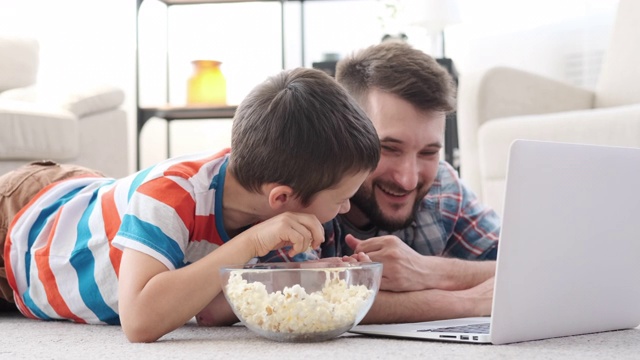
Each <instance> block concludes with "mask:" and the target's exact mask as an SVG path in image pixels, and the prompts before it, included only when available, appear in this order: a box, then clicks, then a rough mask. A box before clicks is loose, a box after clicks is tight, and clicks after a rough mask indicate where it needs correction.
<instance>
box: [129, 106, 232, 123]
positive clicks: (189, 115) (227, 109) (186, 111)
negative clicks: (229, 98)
mask: <svg viewBox="0 0 640 360" xmlns="http://www.w3.org/2000/svg"><path fill="white" fill-rule="evenodd" d="M236 108H237V107H236V106H216V107H210V106H169V105H167V106H160V107H142V108H141V109H140V110H141V111H142V112H143V113H145V114H147V115H150V116H151V117H154V116H155V117H159V118H163V119H165V120H177V119H231V118H233V115H234V114H235V112H236ZM145 122H146V121H145Z"/></svg>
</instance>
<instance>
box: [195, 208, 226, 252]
mask: <svg viewBox="0 0 640 360" xmlns="http://www.w3.org/2000/svg"><path fill="white" fill-rule="evenodd" d="M191 239H192V240H194V241H202V240H204V241H207V242H210V243H212V244H217V245H222V244H224V242H223V241H222V239H221V238H220V234H218V230H217V228H216V217H215V215H213V214H211V215H207V216H202V215H200V216H196V218H195V225H194V226H193V235H192V236H191Z"/></svg>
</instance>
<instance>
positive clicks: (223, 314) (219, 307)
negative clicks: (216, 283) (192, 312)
mask: <svg viewBox="0 0 640 360" xmlns="http://www.w3.org/2000/svg"><path fill="white" fill-rule="evenodd" d="M196 321H197V322H198V325H200V326H229V325H233V324H235V323H237V322H238V321H240V320H238V317H237V316H236V314H234V313H233V310H231V305H229V303H228V302H227V299H226V298H225V296H224V294H223V293H222V292H221V293H219V294H218V296H216V297H215V298H214V299H213V301H211V302H210V303H209V305H207V306H206V307H205V308H204V309H202V311H200V312H199V313H198V314H197V315H196Z"/></svg>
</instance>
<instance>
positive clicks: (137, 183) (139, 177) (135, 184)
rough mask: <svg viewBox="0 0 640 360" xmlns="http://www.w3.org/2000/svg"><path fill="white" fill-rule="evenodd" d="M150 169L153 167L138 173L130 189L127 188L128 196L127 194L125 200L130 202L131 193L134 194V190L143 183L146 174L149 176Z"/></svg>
mask: <svg viewBox="0 0 640 360" xmlns="http://www.w3.org/2000/svg"><path fill="white" fill-rule="evenodd" d="M151 169H153V166H152V167H149V168H147V169H144V170H142V171H139V172H138V174H137V175H136V177H135V179H133V181H132V182H131V187H129V194H127V200H131V197H132V196H133V193H135V192H136V190H138V187H139V186H140V184H142V183H143V182H144V179H145V178H146V177H147V174H149V172H150V171H151Z"/></svg>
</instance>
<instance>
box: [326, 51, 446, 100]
mask: <svg viewBox="0 0 640 360" xmlns="http://www.w3.org/2000/svg"><path fill="white" fill-rule="evenodd" d="M336 79H337V80H338V82H339V83H340V84H341V85H342V86H344V87H345V88H346V89H347V90H348V91H349V93H350V94H351V95H352V96H353V97H354V98H356V100H358V102H359V103H360V104H361V105H362V106H365V107H366V106H367V95H368V92H369V91H370V90H372V89H379V90H382V91H384V92H387V93H391V94H394V95H396V96H398V97H400V98H401V99H404V100H406V101H408V102H409V103H411V104H412V105H413V106H415V107H417V108H418V109H421V110H425V111H432V110H435V111H443V112H445V113H448V112H451V111H453V110H454V109H455V103H456V95H455V84H454V81H453V78H452V77H451V75H449V73H448V72H447V71H446V69H445V68H444V67H442V66H440V64H438V63H437V62H436V61H435V60H434V59H433V58H432V57H431V56H429V55H427V54H425V53H424V52H422V51H420V50H417V49H414V48H412V47H411V46H410V45H409V44H407V43H404V42H400V41H385V42H383V43H381V44H378V45H373V46H370V47H368V48H365V49H363V50H360V51H357V52H355V53H353V54H351V55H350V56H348V57H346V58H344V59H342V60H340V61H339V62H338V64H337V65H336Z"/></svg>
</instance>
